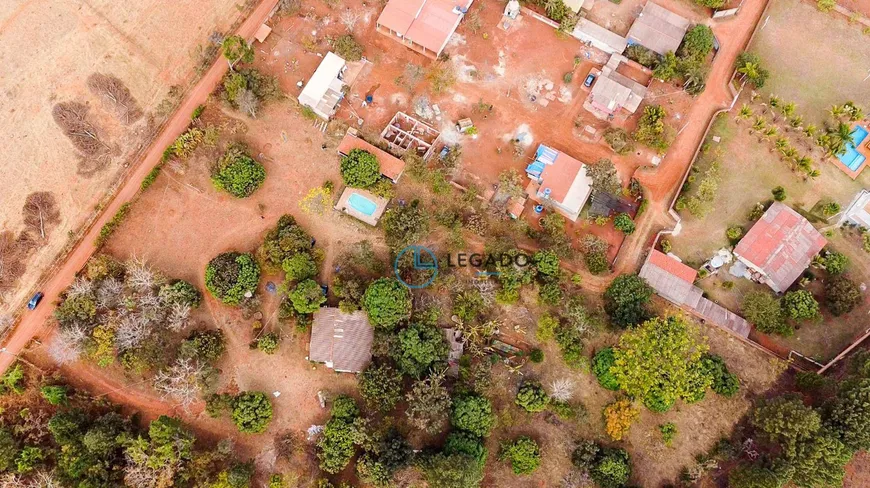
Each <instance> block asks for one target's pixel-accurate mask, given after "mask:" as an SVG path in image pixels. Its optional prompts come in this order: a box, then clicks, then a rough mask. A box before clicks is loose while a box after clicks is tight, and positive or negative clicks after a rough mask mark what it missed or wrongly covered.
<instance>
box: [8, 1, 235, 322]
mask: <svg viewBox="0 0 870 488" xmlns="http://www.w3.org/2000/svg"><path fill="white" fill-rule="evenodd" d="M243 6H244V4H243V3H242V2H237V1H232V0H196V1H194V0H183V1H177V2H169V3H167V2H159V1H156V0H147V1H140V2H128V3H125V4H124V5H123V7H120V6H118V4H117V3H116V2H112V1H109V0H95V1H85V0H61V1H53V0H52V1H48V0H42V1H40V0H9V1H5V2H0V44H2V45H3V49H2V51H0V63H2V64H3V66H4V73H3V76H2V78H0V93H2V97H0V113H3V115H4V116H3V118H2V121H0V133H3V134H4V137H3V138H2V141H0V153H2V154H3V158H4V159H3V169H4V176H5V178H6V185H4V191H3V192H2V194H0V230H2V231H3V232H4V233H6V234H7V235H12V236H16V235H18V234H19V233H20V232H21V231H22V230H24V225H23V219H22V206H23V205H24V202H25V199H26V197H27V196H28V195H29V194H31V193H33V192H50V193H51V194H52V196H53V197H54V201H55V205H56V207H57V209H58V210H59V213H60V215H59V219H57V221H56V223H53V224H52V225H50V226H49V228H48V229H47V232H46V236H45V238H43V237H42V236H41V235H39V236H36V239H35V240H36V242H35V244H36V246H34V247H35V250H34V251H30V252H29V253H28V255H27V257H26V259H25V260H24V261H26V269H19V270H18V272H19V273H20V272H23V276H21V279H19V280H18V283H17V286H15V287H14V289H9V288H10V287H7V290H5V291H4V290H0V292H5V294H4V295H0V313H3V312H7V311H9V310H10V309H12V308H13V307H15V306H17V305H18V304H20V302H21V301H22V299H23V298H25V296H26V294H27V293H28V292H29V291H30V289H31V287H32V286H33V285H34V283H35V281H36V280H37V278H38V277H39V275H40V274H41V273H42V272H43V271H44V270H45V269H46V268H48V267H49V266H50V264H51V263H52V262H53V261H54V259H55V257H56V256H57V255H58V253H59V252H60V251H61V250H62V249H63V248H64V246H65V245H66V244H67V242H68V241H69V239H70V236H71V235H73V234H74V233H75V232H76V231H77V230H78V229H79V228H80V227H81V226H82V225H83V224H84V223H85V222H86V221H87V219H88V217H89V216H90V214H91V213H92V212H93V210H94V209H95V207H97V206H98V205H99V202H100V200H101V198H102V197H103V196H104V195H105V193H106V192H107V191H108V190H109V189H110V188H111V186H112V184H113V182H115V181H116V180H117V178H118V176H119V175H120V174H121V173H122V172H123V170H124V168H125V167H127V165H128V160H129V159H130V158H131V157H132V156H133V155H134V154H135V153H136V151H137V150H139V149H140V148H142V147H143V145H144V144H145V142H146V141H147V140H148V139H149V138H150V136H151V135H152V134H153V132H154V129H155V128H156V127H157V126H158V125H159V124H160V122H161V121H162V118H163V117H164V116H165V115H166V111H167V108H171V105H170V104H165V103H164V104H163V106H161V103H162V102H163V101H164V100H167V99H170V100H171V99H172V97H171V96H170V89H171V87H176V86H177V87H179V88H182V87H184V86H186V85H187V84H188V83H189V82H190V81H191V79H192V78H193V77H194V75H195V66H196V65H197V63H198V62H199V60H200V53H201V47H202V46H205V45H206V41H207V38H208V36H209V34H211V33H212V32H214V31H225V30H228V29H229V28H230V27H231V26H232V25H233V23H234V22H236V21H237V20H238V19H239V18H240V17H241V15H242V13H243V10H244V8H243ZM94 73H100V74H104V75H109V76H113V77H116V78H117V79H118V80H119V81H120V83H121V84H123V85H124V86H125V87H126V89H127V90H129V93H128V95H129V97H131V98H132V100H130V101H129V102H128V105H130V107H133V105H134V104H135V106H136V107H138V109H139V110H141V112H143V113H144V115H143V116H141V117H139V118H136V117H130V118H127V117H126V116H124V117H120V116H118V113H119V112H118V111H117V110H116V107H114V106H113V105H112V104H111V103H110V102H108V100H107V98H106V97H104V96H103V94H102V92H100V91H94V90H92V89H89V86H88V78H89V77H90V76H91V75H92V74H94ZM179 88H176V90H175V91H178V90H179ZM122 90H123V89H122ZM68 102H76V103H80V104H84V105H80V106H79V107H85V108H86V111H79V112H78V115H81V114H82V113H86V115H85V117H84V122H85V123H87V124H89V125H90V127H91V128H93V129H94V132H95V135H96V137H97V138H98V139H99V143H98V146H99V151H96V152H98V153H99V154H88V155H86V156H85V155H83V153H82V147H83V146H81V145H79V146H73V144H72V143H71V140H70V139H68V138H67V137H66V136H65V134H64V132H63V131H62V130H61V128H60V127H59V126H58V125H57V123H56V122H55V117H53V112H52V111H53V108H54V107H55V106H56V105H58V104H61V103H68ZM85 152H86V153H88V152H89V151H88V150H87V149H86V150H85ZM0 281H3V280H0Z"/></svg>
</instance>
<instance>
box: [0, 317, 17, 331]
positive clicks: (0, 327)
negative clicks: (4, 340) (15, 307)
mask: <svg viewBox="0 0 870 488" xmlns="http://www.w3.org/2000/svg"><path fill="white" fill-rule="evenodd" d="M14 322H15V319H14V318H12V316H11V315H9V314H4V315H0V334H2V333H3V332H4V331H5V330H6V329H8V328H9V327H12V324H13V323H14Z"/></svg>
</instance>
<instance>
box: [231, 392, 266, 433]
mask: <svg viewBox="0 0 870 488" xmlns="http://www.w3.org/2000/svg"><path fill="white" fill-rule="evenodd" d="M271 421H272V402H270V401H269V397H268V396H266V394H265V393H263V392H260V391H248V392H245V393H242V394H241V395H239V396H237V397H236V398H235V399H234V400H233V422H235V424H236V427H238V428H239V432H243V433H245V434H259V433H260V432H263V431H264V430H266V426H268V425H269V422H271Z"/></svg>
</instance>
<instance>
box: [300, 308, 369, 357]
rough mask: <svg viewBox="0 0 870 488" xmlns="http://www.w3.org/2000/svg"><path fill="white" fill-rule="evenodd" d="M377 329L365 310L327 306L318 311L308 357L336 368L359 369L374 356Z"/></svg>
mask: <svg viewBox="0 0 870 488" xmlns="http://www.w3.org/2000/svg"><path fill="white" fill-rule="evenodd" d="M373 340H374V330H373V329H372V327H371V325H369V320H368V316H367V315H366V313H365V312H362V311H357V312H354V313H350V314H347V313H344V312H342V311H341V310H339V309H337V308H332V307H324V308H321V309H320V310H318V311H317V312H314V322H313V324H312V326H311V343H310V347H309V353H308V359H309V360H310V361H314V362H318V363H326V366H327V367H330V368H332V369H334V370H336V371H344V372H351V373H357V372H360V371H362V370H363V369H365V367H366V366H367V365H368V364H369V362H370V361H371V359H372V352H371V349H372V341H373Z"/></svg>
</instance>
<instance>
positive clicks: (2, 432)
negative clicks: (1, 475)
mask: <svg viewBox="0 0 870 488" xmlns="http://www.w3.org/2000/svg"><path fill="white" fill-rule="evenodd" d="M17 456H18V442H16V441H15V437H13V436H12V433H11V432H9V430H8V429H5V428H0V472H3V471H7V470H9V469H10V468H12V466H13V465H14V463H15V458H16V457H17Z"/></svg>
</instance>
